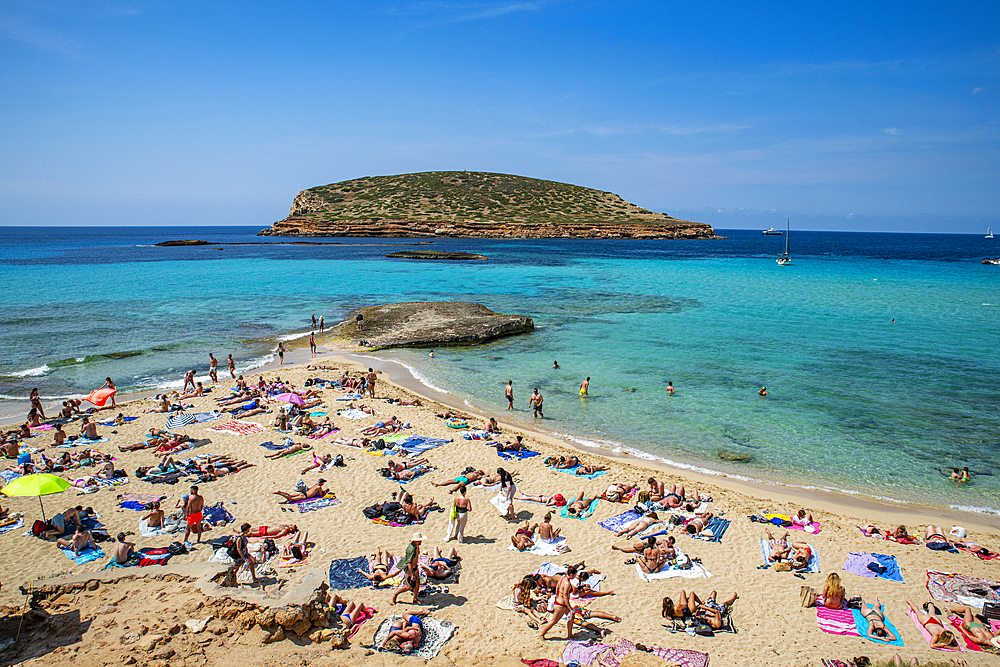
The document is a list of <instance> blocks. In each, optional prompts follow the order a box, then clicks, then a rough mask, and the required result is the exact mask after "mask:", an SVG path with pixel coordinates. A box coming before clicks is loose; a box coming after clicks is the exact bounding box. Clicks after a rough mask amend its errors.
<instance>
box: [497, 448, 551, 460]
mask: <svg viewBox="0 0 1000 667" xmlns="http://www.w3.org/2000/svg"><path fill="white" fill-rule="evenodd" d="M497 456H499V457H500V458H502V459H503V460H504V461H520V460H521V459H530V458H531V457H532V456H541V452H533V451H531V450H530V449H521V450H518V451H516V452H501V451H499V450H498V451H497Z"/></svg>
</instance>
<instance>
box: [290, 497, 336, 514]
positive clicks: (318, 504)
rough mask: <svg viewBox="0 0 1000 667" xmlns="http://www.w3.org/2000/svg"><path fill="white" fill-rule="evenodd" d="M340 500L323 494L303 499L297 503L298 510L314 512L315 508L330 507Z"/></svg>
mask: <svg viewBox="0 0 1000 667" xmlns="http://www.w3.org/2000/svg"><path fill="white" fill-rule="evenodd" d="M339 504H340V501H339V500H337V499H336V498H330V497H327V496H324V497H322V498H312V499H310V500H304V501H302V502H300V503H298V506H299V511H300V512H315V511H316V510H319V509H323V508H324V507H331V506H333V505H339Z"/></svg>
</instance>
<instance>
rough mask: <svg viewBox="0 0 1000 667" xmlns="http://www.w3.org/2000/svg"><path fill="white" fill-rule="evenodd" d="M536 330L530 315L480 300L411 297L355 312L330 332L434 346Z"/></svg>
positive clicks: (379, 343) (375, 342) (372, 341)
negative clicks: (497, 308) (501, 310)
mask: <svg viewBox="0 0 1000 667" xmlns="http://www.w3.org/2000/svg"><path fill="white" fill-rule="evenodd" d="M359 317H360V319H359ZM534 330H535V323H534V322H533V321H532V320H531V318H530V317H525V316H523V315H502V314H500V313H495V312H493V311H492V310H490V309H489V308H487V307H486V306H484V305H482V304H480V303H465V302H462V301H410V302H406V303H390V304H385V305H381V306H372V307H370V308H361V309H358V310H355V311H352V312H351V313H349V314H348V316H347V319H345V320H344V321H343V322H341V323H340V324H338V325H336V326H335V327H334V328H333V332H332V333H333V337H334V338H337V339H340V340H345V341H347V340H351V341H357V340H365V341H367V344H368V345H369V346H370V347H421V346H423V347H434V346H444V345H475V344H477V343H484V342H486V341H488V340H493V339H495V338H501V337H503V336H512V335H515V334H521V333H528V332H530V331H534Z"/></svg>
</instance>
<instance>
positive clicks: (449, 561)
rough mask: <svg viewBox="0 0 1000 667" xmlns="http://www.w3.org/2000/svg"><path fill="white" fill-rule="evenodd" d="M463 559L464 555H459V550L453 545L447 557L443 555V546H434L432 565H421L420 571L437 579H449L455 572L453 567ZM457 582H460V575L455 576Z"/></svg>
mask: <svg viewBox="0 0 1000 667" xmlns="http://www.w3.org/2000/svg"><path fill="white" fill-rule="evenodd" d="M461 561H462V557H461V556H459V555H458V550H457V549H456V548H455V547H452V548H451V549H450V550H449V551H448V557H447V558H445V557H443V556H442V555H441V547H434V558H432V559H431V564H430V565H423V564H421V565H420V571H421V572H422V573H423V574H425V575H427V577H428V578H430V579H437V580H438V581H441V580H443V579H447V578H448V577H450V576H451V575H452V573H453V571H454V570H453V568H454V567H455V566H456V565H458V564H459V563H460V562H461ZM455 583H458V577H457V576H456V577H455Z"/></svg>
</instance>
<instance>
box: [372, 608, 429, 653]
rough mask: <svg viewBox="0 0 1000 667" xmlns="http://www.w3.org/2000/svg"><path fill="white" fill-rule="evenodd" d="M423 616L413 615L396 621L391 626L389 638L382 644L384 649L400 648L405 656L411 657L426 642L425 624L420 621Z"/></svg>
mask: <svg viewBox="0 0 1000 667" xmlns="http://www.w3.org/2000/svg"><path fill="white" fill-rule="evenodd" d="M421 615H424V614H423V613H421V614H411V615H410V616H409V617H408V618H406V619H403V620H399V621H395V622H393V624H392V625H391V626H390V627H391V628H392V629H391V630H389V634H388V636H387V637H386V638H385V642H384V643H383V644H382V646H383V648H385V647H392V646H396V645H398V646H399V652H400V653H402V654H403V655H410V654H411V653H413V652H414V651H416V650H417V649H418V648H419V647H420V643H421V642H422V641H423V640H424V624H423V622H422V621H421V620H420V616H421Z"/></svg>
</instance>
